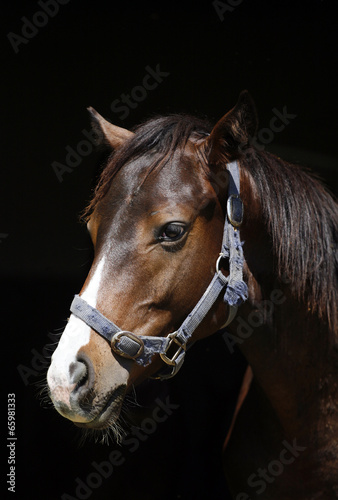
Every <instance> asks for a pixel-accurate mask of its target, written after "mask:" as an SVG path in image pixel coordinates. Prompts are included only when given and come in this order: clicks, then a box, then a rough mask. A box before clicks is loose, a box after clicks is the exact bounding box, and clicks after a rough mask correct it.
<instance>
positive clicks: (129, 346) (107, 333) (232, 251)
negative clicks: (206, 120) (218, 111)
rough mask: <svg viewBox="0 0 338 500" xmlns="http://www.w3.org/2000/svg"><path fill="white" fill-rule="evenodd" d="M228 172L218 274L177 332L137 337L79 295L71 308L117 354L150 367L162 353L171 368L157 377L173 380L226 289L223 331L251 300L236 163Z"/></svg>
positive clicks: (217, 263) (229, 166) (231, 164)
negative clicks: (224, 262)
mask: <svg viewBox="0 0 338 500" xmlns="http://www.w3.org/2000/svg"><path fill="white" fill-rule="evenodd" d="M227 170H228V171H229V188H228V202H227V215H226V218H225V224H224V231H223V241H222V249H221V253H220V254H219V257H218V259H217V262H216V272H215V275H214V277H213V279H212V281H211V283H210V284H209V286H208V288H207V289H206V291H205V292H204V294H203V296H202V297H201V299H200V300H199V301H198V303H197V304H196V306H195V307H194V309H193V310H192V311H191V313H190V314H189V315H188V316H187V318H186V319H185V320H184V322H183V323H182V325H181V326H180V327H179V328H178V330H176V331H175V332H173V333H170V334H169V335H168V336H167V337H151V336H143V335H135V334H134V333H131V332H128V331H124V330H121V329H120V328H119V327H118V326H116V325H115V324H114V323H113V322H112V321H110V320H109V319H107V318H106V317H105V316H103V314H101V313H100V312H99V311H98V310H97V309H95V308H94V307H92V306H90V305H89V304H88V303H87V302H86V301H85V300H83V299H82V298H81V297H80V296H79V295H75V297H74V300H73V302H72V304H71V306H70V310H71V312H72V313H73V314H74V315H75V316H77V317H78V318H80V319H81V320H82V321H84V322H85V323H86V324H87V325H88V326H90V328H92V329H93V330H95V331H96V332H97V333H99V334H100V335H101V336H102V337H104V338H105V339H106V340H107V341H108V342H109V344H110V345H111V348H112V350H113V351H114V352H115V353H116V354H119V355H120V356H123V357H125V358H129V359H133V360H135V361H136V362H137V363H139V364H140V365H143V366H146V365H148V364H149V363H150V362H151V359H152V357H153V356H154V355H155V354H159V355H160V357H161V359H162V360H163V361H164V362H165V363H166V364H167V365H169V366H170V367H171V369H170V371H169V373H161V375H160V376H158V377H157V378H160V379H166V378H170V377H173V376H174V375H175V374H176V373H177V372H178V370H179V369H180V368H181V366H182V364H183V361H184V356H185V352H186V346H187V343H188V341H189V339H190V338H191V336H192V334H193V333H194V331H195V330H196V328H197V327H198V326H199V324H200V323H201V322H202V320H203V319H204V318H205V316H206V314H207V313H208V312H209V311H210V309H211V307H212V306H213V304H214V303H215V301H216V300H217V298H218V297H219V295H220V293H221V291H222V290H223V288H225V287H226V290H225V294H224V301H225V302H226V303H227V304H228V305H229V316H228V319H227V321H226V323H225V324H224V325H223V327H222V328H224V327H225V326H227V325H228V324H230V323H231V321H232V320H233V319H234V317H235V315H236V312H237V308H238V306H239V305H240V304H241V303H242V302H243V301H244V300H246V299H247V297H248V289H247V285H246V283H245V282H244V281H243V263H244V257H243V249H242V243H241V241H240V236H239V231H238V227H239V226H240V225H241V223H242V221H243V203H242V201H241V199H240V196H239V193H240V177H239V168H238V164H237V162H236V161H234V162H232V163H229V164H228V165H227ZM223 258H228V259H229V276H227V277H226V276H224V274H223V273H222V271H221V270H220V262H221V260H222V259H223Z"/></svg>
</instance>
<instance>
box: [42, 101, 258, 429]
mask: <svg viewBox="0 0 338 500" xmlns="http://www.w3.org/2000/svg"><path fill="white" fill-rule="evenodd" d="M90 112H91V115H92V118H93V121H94V126H95V128H96V130H97V132H98V133H99V134H100V135H101V137H103V138H104V140H105V142H106V143H107V144H108V145H109V146H110V147H111V148H112V149H113V154H112V156H111V157H110V159H109V161H108V164H107V166H106V168H105V169H104V171H103V173H102V175H101V179H100V182H99V184H98V186H97V189H96V192H95V195H94V198H93V200H92V202H91V204H90V206H89V208H88V210H87V222H88V223H87V227H88V230H89V233H90V235H91V238H92V242H93V245H94V250H95V253H94V260H93V263H92V266H91V269H90V271H89V274H88V277H87V279H86V281H85V283H84V285H83V288H82V290H81V291H80V294H79V295H80V298H81V300H82V301H84V303H85V304H87V306H88V308H89V309H88V311H87V310H86V314H87V316H90V315H91V314H92V315H93V314H94V315H95V314H96V313H94V312H93V311H98V312H99V313H100V315H102V318H104V319H105V320H107V321H108V322H112V323H113V324H116V325H118V327H119V329H120V330H122V331H123V332H132V333H130V334H129V333H128V334H127V338H126V341H127V342H129V341H130V342H134V343H135V342H136V344H137V342H138V341H137V339H138V338H142V337H143V336H145V337H147V338H148V337H154V338H155V337H156V338H162V339H165V338H167V337H168V335H170V334H172V333H173V332H176V331H177V329H178V328H179V326H180V325H181V324H182V322H184V320H185V318H186V317H187V316H188V315H189V314H190V312H191V311H192V310H193V308H194V307H195V306H196V304H197V303H198V301H199V300H200V298H201V296H203V294H204V292H205V290H206V289H207V287H208V285H209V283H210V281H211V279H212V277H213V276H214V274H215V265H216V262H217V260H218V257H219V252H220V249H221V244H222V236H223V228H224V224H225V218H226V208H225V207H226V200H227V196H228V189H229V172H228V171H227V169H226V164H227V163H228V162H231V161H233V160H236V159H238V158H239V157H240V156H241V154H242V152H241V151H242V147H244V146H246V145H247V144H248V142H249V139H250V137H252V136H254V134H255V129H256V114H255V109H254V106H253V103H252V101H251V98H250V97H249V95H248V93H246V92H244V93H242V94H241V96H240V99H239V101H238V103H237V105H236V106H235V107H234V108H233V109H232V110H231V111H229V112H228V113H227V114H226V115H225V116H224V117H223V118H222V119H221V120H220V121H219V122H218V123H217V124H216V125H215V127H214V128H212V129H211V132H210V128H209V126H207V125H206V124H205V123H204V122H202V121H200V120H198V119H195V118H192V117H189V116H184V115H173V116H168V117H160V118H156V119H152V120H150V121H149V122H147V123H146V124H144V125H142V126H140V127H139V128H137V129H136V131H135V133H133V132H130V131H128V130H125V129H122V128H119V127H116V126H114V125H112V124H110V123H108V122H107V121H106V120H105V119H104V118H102V117H101V116H100V115H99V114H98V113H97V112H96V111H94V110H93V109H91V108H90ZM244 222H245V221H244ZM223 257H226V256H223ZM219 265H222V271H223V274H222V276H223V275H224V276H227V275H228V274H229V259H227V258H222V263H221V264H219ZM100 317H101V316H100ZM228 317H229V304H228V303H227V302H225V301H224V300H223V298H222V296H221V295H220V296H219V297H217V300H215V302H214V305H213V306H212V307H211V309H210V311H209V312H208V313H207V314H206V315H205V317H204V319H203V320H202V321H201V322H200V324H199V325H198V326H197V327H196V329H195V330H194V332H193V335H192V337H191V339H190V342H194V341H196V340H198V339H201V338H204V337H207V336H209V335H211V334H213V333H215V332H216V331H217V330H219V329H220V327H221V326H222V325H223V324H224V323H225V322H226V321H227V319H228ZM94 319H95V318H94ZM178 350H180V349H178ZM121 354H122V355H121ZM130 358H132V356H126V355H123V352H122V353H121V352H119V351H118V350H117V349H112V345H111V343H109V342H107V340H106V338H104V337H103V336H102V335H99V334H98V333H97V331H95V328H94V327H92V326H91V323H90V320H88V322H86V321H84V320H83V318H81V317H78V315H76V314H74V313H72V314H71V316H70V318H69V321H68V324H67V326H66V328H65V330H64V332H63V334H62V337H61V339H60V342H59V344H58V347H57V349H56V350H55V352H54V354H53V357H52V362H51V366H50V368H49V371H48V385H49V391H50V396H51V398H52V401H53V403H54V406H55V408H56V409H57V411H58V412H59V413H60V414H61V415H63V416H64V417H66V418H68V419H70V420H71V421H73V422H74V423H75V424H76V425H78V426H80V427H85V428H92V429H105V428H109V427H113V426H114V423H115V422H116V421H117V419H118V416H119V414H120V411H121V407H122V403H123V400H124V397H125V395H126V393H127V392H128V391H129V390H130V388H131V387H132V386H133V385H134V384H137V383H139V382H141V381H142V380H144V379H145V378H147V377H149V376H152V375H154V374H156V373H157V372H158V371H159V370H160V369H161V368H162V366H163V356H162V357H160V356H158V355H156V354H155V355H154V356H151V358H149V359H148V360H147V362H144V363H138V362H135V359H130ZM136 361H137V360H136ZM169 361H170V360H169Z"/></svg>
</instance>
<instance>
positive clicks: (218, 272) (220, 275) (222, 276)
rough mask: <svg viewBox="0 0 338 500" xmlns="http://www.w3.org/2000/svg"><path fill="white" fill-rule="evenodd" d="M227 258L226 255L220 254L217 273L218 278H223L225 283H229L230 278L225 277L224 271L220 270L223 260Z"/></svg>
mask: <svg viewBox="0 0 338 500" xmlns="http://www.w3.org/2000/svg"><path fill="white" fill-rule="evenodd" d="M225 258H226V255H225V254H224V253H220V254H219V257H218V259H217V261H216V273H217V274H218V276H219V277H220V278H221V280H222V281H223V282H224V283H228V281H229V278H228V277H227V276H224V274H223V273H222V271H221V270H220V268H219V265H220V262H221V260H222V259H225Z"/></svg>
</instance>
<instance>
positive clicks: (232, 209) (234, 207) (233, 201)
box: [227, 194, 244, 228]
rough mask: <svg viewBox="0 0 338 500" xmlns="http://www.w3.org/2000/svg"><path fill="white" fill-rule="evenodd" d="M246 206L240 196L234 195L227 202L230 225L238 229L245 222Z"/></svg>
mask: <svg viewBox="0 0 338 500" xmlns="http://www.w3.org/2000/svg"><path fill="white" fill-rule="evenodd" d="M243 214H244V206H243V202H242V200H241V198H240V196H239V195H238V194H232V195H230V196H229V198H228V201H227V215H228V219H229V221H230V223H231V224H232V225H233V226H234V227H235V228H236V227H240V226H241V224H242V222H243Z"/></svg>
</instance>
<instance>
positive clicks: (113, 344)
mask: <svg viewBox="0 0 338 500" xmlns="http://www.w3.org/2000/svg"><path fill="white" fill-rule="evenodd" d="M121 337H128V338H129V339H131V340H133V341H134V342H136V343H137V344H138V345H139V346H140V347H139V349H138V351H137V353H136V354H133V355H132V354H128V352H126V351H123V350H122V349H120V348H119V346H118V345H116V344H117V342H118V341H119V340H120V338H121ZM110 346H111V348H112V350H113V351H114V352H116V354H119V355H120V356H123V357H124V358H127V359H135V358H138V357H139V356H140V355H141V354H142V353H143V349H144V344H143V340H142V339H140V338H139V337H138V336H137V335H135V334H134V333H131V332H127V331H125V330H123V331H121V332H117V333H115V335H114V336H113V338H112V339H111V343H110Z"/></svg>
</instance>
